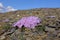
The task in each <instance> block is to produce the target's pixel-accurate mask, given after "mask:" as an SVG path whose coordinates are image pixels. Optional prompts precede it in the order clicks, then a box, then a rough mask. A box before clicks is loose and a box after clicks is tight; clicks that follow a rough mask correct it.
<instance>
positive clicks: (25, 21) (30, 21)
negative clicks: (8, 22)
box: [13, 16, 41, 28]
mask: <svg viewBox="0 0 60 40" xmlns="http://www.w3.org/2000/svg"><path fill="white" fill-rule="evenodd" d="M40 22H41V19H40V18H38V17H35V16H29V17H23V18H22V19H21V20H19V21H17V22H16V23H14V25H13V26H14V27H15V26H18V27H19V28H21V27H22V26H23V25H24V27H27V28H35V26H36V25H37V24H38V23H40Z"/></svg>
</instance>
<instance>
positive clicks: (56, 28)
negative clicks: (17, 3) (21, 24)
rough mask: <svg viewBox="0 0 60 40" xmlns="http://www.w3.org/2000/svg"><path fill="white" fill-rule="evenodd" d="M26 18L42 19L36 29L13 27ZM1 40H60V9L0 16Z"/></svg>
mask: <svg viewBox="0 0 60 40" xmlns="http://www.w3.org/2000/svg"><path fill="white" fill-rule="evenodd" d="M24 16H38V17H39V18H41V19H42V22H41V24H39V25H38V26H37V27H36V28H35V29H28V28H25V30H24V31H21V29H20V28H16V27H12V24H13V23H14V22H16V21H17V20H19V19H20V18H21V17H24ZM0 40H60V9H59V8H55V9H52V8H50V9H47V8H45V9H31V10H22V11H21V10H20V11H19V10H18V11H15V12H7V13H5V14H0Z"/></svg>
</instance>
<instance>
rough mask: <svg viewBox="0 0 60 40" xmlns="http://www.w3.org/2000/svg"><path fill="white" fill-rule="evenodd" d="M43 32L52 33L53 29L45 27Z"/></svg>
mask: <svg viewBox="0 0 60 40" xmlns="http://www.w3.org/2000/svg"><path fill="white" fill-rule="evenodd" d="M45 31H48V32H54V31H55V29H54V28H50V27H47V26H46V27H45Z"/></svg>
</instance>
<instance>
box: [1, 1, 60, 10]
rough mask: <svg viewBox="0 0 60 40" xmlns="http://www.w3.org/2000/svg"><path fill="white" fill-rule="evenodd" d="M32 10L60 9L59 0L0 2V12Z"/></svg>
mask: <svg viewBox="0 0 60 40" xmlns="http://www.w3.org/2000/svg"><path fill="white" fill-rule="evenodd" d="M33 8H60V0H0V11H1V10H2V9H4V10H7V11H15V10H26V9H33Z"/></svg>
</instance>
